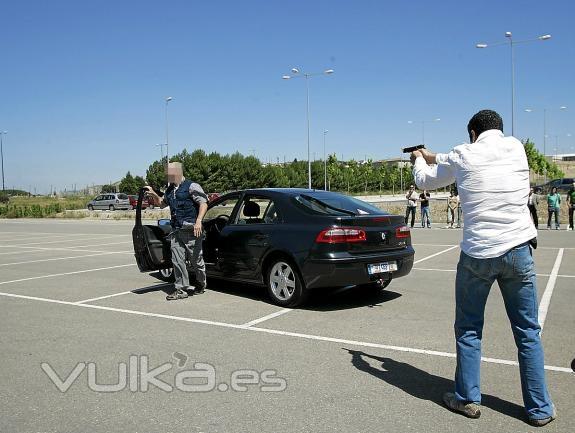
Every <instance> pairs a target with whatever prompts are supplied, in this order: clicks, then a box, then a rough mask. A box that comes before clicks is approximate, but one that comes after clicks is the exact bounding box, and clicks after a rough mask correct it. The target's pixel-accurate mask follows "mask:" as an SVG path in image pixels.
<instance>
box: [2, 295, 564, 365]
mask: <svg viewBox="0 0 575 433" xmlns="http://www.w3.org/2000/svg"><path fill="white" fill-rule="evenodd" d="M0 296H5V297H8V298H18V299H27V300H31V301H40V302H49V303H54V304H61V305H71V306H74V307H81V308H92V309H95V310H103V311H113V312H117V313H124V314H132V315H136V316H146V317H154V318H159V319H167V320H175V321H180V322H189V323H199V324H203V325H211V326H219V327H223V328H233V329H241V330H244V331H253V332H262V333H265V334H272V335H283V336H288V337H294V338H302V339H306V340H315V341H325V342H330V343H337V344H347V345H353V346H360V347H371V348H377V349H384V350H391V351H397V352H408V353H417V354H422V355H430V356H439V357H444V358H455V357H456V354H455V353H449V352H440V351H436V350H427V349H416V348H412V347H402V346H391V345H387V344H379V343H370V342H366V341H356V340H345V339H343V338H332V337H323V336H321V335H311V334H301V333H298V332H289V331H280V330H277V329H267V328H257V327H255V326H250V327H246V326H245V325H235V324H233V323H225V322H214V321H211V320H202V319H192V318H190V317H181V316H171V315H167V314H158V313H148V312H145V311H137V310H126V309H122V308H113V307H104V306H102V305H93V304H79V303H77V302H68V301H60V300H57V299H48V298H39V297H35V296H25V295H16V294H13V293H2V292H0ZM481 360H482V361H483V362H487V363H491V364H501V365H510V366H518V365H519V364H518V363H517V362H516V361H511V360H507V359H499V358H487V357H482V358H481ZM545 369H546V370H550V371H556V372H561V373H568V374H572V371H571V369H570V368H566V367H557V366H553V365H546V366H545Z"/></svg>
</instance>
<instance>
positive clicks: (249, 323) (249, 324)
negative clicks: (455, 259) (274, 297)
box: [242, 308, 292, 328]
mask: <svg viewBox="0 0 575 433" xmlns="http://www.w3.org/2000/svg"><path fill="white" fill-rule="evenodd" d="M290 311H292V309H291V308H284V309H283V310H280V311H276V312H275V313H272V314H268V315H267V316H264V317H260V318H259V319H255V320H252V321H251V322H248V323H244V324H243V325H242V326H244V327H246V328H249V327H250V326H254V325H257V324H258V323H262V322H265V321H266V320H270V319H273V318H275V317H278V316H281V315H283V314H285V313H289V312H290Z"/></svg>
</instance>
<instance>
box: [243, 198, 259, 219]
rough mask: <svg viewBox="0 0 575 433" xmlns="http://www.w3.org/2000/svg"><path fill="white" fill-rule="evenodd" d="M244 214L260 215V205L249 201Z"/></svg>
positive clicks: (250, 215)
mask: <svg viewBox="0 0 575 433" xmlns="http://www.w3.org/2000/svg"><path fill="white" fill-rule="evenodd" d="M244 216H246V217H259V216H260V205H259V204H257V203H255V202H253V201H248V202H246V205H245V206H244Z"/></svg>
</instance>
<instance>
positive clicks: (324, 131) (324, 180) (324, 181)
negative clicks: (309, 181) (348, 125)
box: [323, 129, 328, 191]
mask: <svg viewBox="0 0 575 433" xmlns="http://www.w3.org/2000/svg"><path fill="white" fill-rule="evenodd" d="M327 133H328V130H327V129H324V130H323V190H324V191H327V159H326V158H325V136H326V135H327Z"/></svg>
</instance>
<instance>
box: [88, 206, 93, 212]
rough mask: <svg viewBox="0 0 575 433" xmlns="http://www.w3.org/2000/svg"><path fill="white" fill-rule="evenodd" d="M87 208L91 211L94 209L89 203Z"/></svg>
mask: <svg viewBox="0 0 575 433" xmlns="http://www.w3.org/2000/svg"><path fill="white" fill-rule="evenodd" d="M88 210H89V211H90V212H91V211H93V210H94V206H92V205H91V204H89V205H88Z"/></svg>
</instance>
